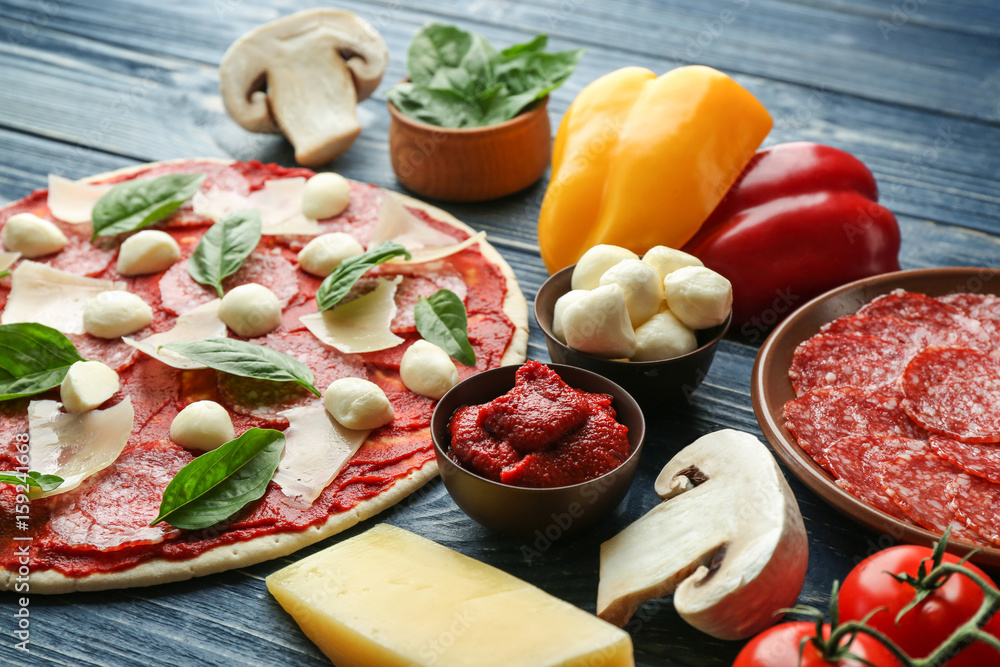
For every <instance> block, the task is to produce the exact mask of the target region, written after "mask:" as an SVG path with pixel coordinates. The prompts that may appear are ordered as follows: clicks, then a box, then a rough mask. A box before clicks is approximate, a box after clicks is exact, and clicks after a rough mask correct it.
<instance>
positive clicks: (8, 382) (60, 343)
mask: <svg viewBox="0 0 1000 667" xmlns="http://www.w3.org/2000/svg"><path fill="white" fill-rule="evenodd" d="M77 361H83V357H81V356H80V353H79V352H77V350H76V347H75V346H74V345H73V343H72V342H71V341H70V339H69V338H66V336H64V335H63V334H61V333H59V332H58V331H56V330H55V329H53V328H52V327H47V326H45V325H44V324H38V323H36V322H19V323H17V324H3V325H0V401H6V400H8V399H11V398H20V397H21V396H31V395H33V394H39V393H41V392H43V391H47V390H49V389H52V388H53V387H58V386H59V384H60V383H61V382H62V381H63V378H65V377H66V373H67V372H68V371H69V367H70V366H72V365H73V364H74V363H76V362H77Z"/></svg>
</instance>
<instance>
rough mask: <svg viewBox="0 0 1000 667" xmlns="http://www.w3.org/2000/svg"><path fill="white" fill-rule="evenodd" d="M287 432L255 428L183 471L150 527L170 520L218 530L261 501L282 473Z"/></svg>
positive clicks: (185, 526)
mask: <svg viewBox="0 0 1000 667" xmlns="http://www.w3.org/2000/svg"><path fill="white" fill-rule="evenodd" d="M284 448H285V434H284V433H282V432H281V431H276V430H274V429H265V428H257V427H254V428H251V429H249V430H248V431H246V432H245V433H244V434H243V435H241V436H240V437H238V438H236V439H235V440H230V441H229V442H227V443H226V444H224V445H222V446H221V447H219V448H218V449H215V450H212V451H210V452H206V453H205V454H202V455H201V456H199V457H197V458H196V459H194V460H193V461H191V462H190V463H188V464H187V465H186V466H184V467H183V468H181V469H180V470H179V471H177V474H176V475H175V476H174V478H173V479H172V480H170V483H169V484H167V488H166V489H164V490H163V501H162V502H161V503H160V513H159V514H158V515H157V517H156V518H155V519H154V520H153V522H152V523H150V524H149V525H151V526H155V525H156V524H158V523H160V522H161V521H166V522H167V523H169V524H170V525H171V526H174V527H175V528H181V529H184V530H201V529H203V528H208V527H209V526H214V525H215V524H217V523H219V522H220V521H224V520H225V519H228V518H229V517H231V516H232V515H233V514H235V513H236V512H238V511H240V510H241V509H242V508H243V507H244V506H245V505H246V504H247V503H249V502H253V501H254V500H257V499H259V498H260V497H261V496H263V495H264V493H265V492H266V491H267V484H268V482H270V481H271V478H272V477H273V476H274V471H275V470H277V469H278V462H279V461H280V460H281V452H282V450H283V449H284Z"/></svg>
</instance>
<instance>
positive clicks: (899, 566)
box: [840, 545, 1000, 667]
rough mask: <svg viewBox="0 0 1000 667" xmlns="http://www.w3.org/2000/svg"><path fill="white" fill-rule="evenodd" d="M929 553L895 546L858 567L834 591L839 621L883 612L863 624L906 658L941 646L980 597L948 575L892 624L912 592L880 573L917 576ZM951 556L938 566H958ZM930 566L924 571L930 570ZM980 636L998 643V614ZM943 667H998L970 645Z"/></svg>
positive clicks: (999, 659) (991, 655) (997, 657)
mask: <svg viewBox="0 0 1000 667" xmlns="http://www.w3.org/2000/svg"><path fill="white" fill-rule="evenodd" d="M931 555H932V551H931V549H928V548H927V547H918V546H910V545H905V546H898V547H892V548H889V549H885V550H883V551H879V552H878V553H876V554H873V555H872V556H869V557H868V558H866V559H865V560H863V561H861V563H859V564H858V565H857V566H856V567H855V568H854V569H853V570H851V573H850V574H849V575H848V576H847V579H845V580H844V585H843V586H841V588H840V621H841V622H845V621H851V620H861V619H862V618H864V617H865V616H866V615H867V614H868V613H870V612H871V611H872V610H873V609H876V608H878V607H885V609H884V610H882V611H878V612H876V613H875V615H874V616H872V617H871V619H870V620H869V621H868V625H869V626H871V627H873V628H875V629H876V630H880V631H881V632H883V633H885V634H886V635H887V636H888V637H890V638H891V639H892V640H893V641H894V642H896V643H897V644H898V645H899V646H900V648H902V649H903V650H904V651H905V652H906V653H907V654H908V655H909V656H910V657H913V658H923V657H925V656H927V655H928V654H929V653H930V652H931V651H933V650H934V649H935V648H937V647H938V646H940V645H941V643H942V642H944V640H945V639H947V638H948V636H949V635H951V633H952V632H954V630H955V628H956V627H958V626H959V625H961V624H962V623H964V622H965V621H967V620H969V618H971V617H972V615H973V614H974V613H975V612H976V611H977V610H978V609H979V607H980V605H982V603H983V592H982V589H980V588H979V586H978V585H976V584H975V582H973V581H972V580H971V579H969V578H968V577H965V576H962V575H959V574H953V575H952V576H951V577H949V578H948V580H947V581H946V582H945V583H944V585H943V586H941V587H940V588H938V589H937V590H935V591H933V592H932V593H931V594H930V595H928V596H927V597H926V598H925V599H924V600H923V601H921V602H920V604H918V605H917V606H915V607H914V608H913V609H911V610H910V611H908V612H907V613H906V614H905V615H904V616H903V618H902V619H900V621H899V625H896V624H895V618H896V615H897V614H899V612H900V610H901V609H903V607H905V606H906V605H907V604H909V603H910V602H912V601H913V597H914V595H915V590H914V588H913V586H911V585H909V584H906V583H902V582H899V581H897V580H896V579H894V578H893V577H890V576H889V575H888V574H886V573H885V572H886V571H888V572H893V573H897V574H898V573H903V572H905V573H907V574H910V575H912V576H916V575H917V569H918V568H919V567H920V562H921V561H922V560H924V559H925V558H930V557H931ZM958 560H959V558H958V557H957V556H953V555H952V554H944V561H945V562H948V563H955V562H958ZM930 567H931V565H930V562H928V565H927V569H928V571H929V570H930ZM965 567H967V568H969V569H970V570H972V571H973V572H975V573H976V574H978V575H979V576H980V577H983V578H984V579H986V580H987V581H989V582H990V583H993V582H992V580H991V579H990V578H989V577H988V576H986V574H985V573H984V572H983V571H982V570H980V569H979V568H978V567H976V566H975V565H970V564H968V563H966V564H965ZM984 630H986V631H987V632H989V633H990V634H991V635H993V636H995V637H1000V614H996V615H994V616H993V618H991V619H990V620H989V621H988V622H987V623H986V625H985V626H984ZM946 664H947V665H948V667H988V666H989V665H994V666H995V665H1000V654H998V653H997V652H996V651H995V650H994V649H993V648H991V647H990V646H988V645H987V644H984V643H983V642H976V643H974V644H972V645H970V646H969V647H967V648H966V649H965V650H964V651H962V652H961V653H960V654H959V655H958V656H956V657H955V658H952V659H951V660H949V661H948V662H947V663H946Z"/></svg>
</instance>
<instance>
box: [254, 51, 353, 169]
mask: <svg viewBox="0 0 1000 667" xmlns="http://www.w3.org/2000/svg"><path fill="white" fill-rule="evenodd" d="M307 61H308V62H309V64H308V65H306V62H307ZM268 99H269V101H270V106H271V114H272V116H273V117H274V120H275V122H276V123H277V124H278V126H279V127H280V128H281V131H282V133H283V134H284V135H285V137H286V138H287V139H288V141H290V142H291V144H292V146H294V147H295V161H296V162H298V163H299V164H304V165H309V166H315V165H321V164H325V163H327V162H329V161H330V160H332V159H334V158H335V157H337V156H338V155H340V154H341V153H343V152H344V151H346V150H347V149H348V148H350V147H351V144H353V143H354V140H355V139H356V138H357V136H358V135H359V134H360V133H361V125H360V124H359V123H358V117H357V114H356V112H355V105H356V104H357V102H358V99H357V93H356V92H355V89H354V81H353V80H352V78H351V73H350V72H349V71H348V70H347V66H346V65H344V62H343V61H342V60H340V58H339V57H338V58H330V57H329V54H328V52H327V49H324V48H321V45H313V46H312V48H311V49H310V50H309V51H303V52H301V53H300V56H299V58H297V59H296V60H294V61H290V62H284V63H281V64H279V65H275V66H273V67H271V68H270V70H269V72H268Z"/></svg>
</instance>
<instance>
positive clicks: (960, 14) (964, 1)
mask: <svg viewBox="0 0 1000 667" xmlns="http://www.w3.org/2000/svg"><path fill="white" fill-rule="evenodd" d="M802 4H809V5H814V6H817V7H824V8H828V9H834V10H837V11H843V12H850V13H853V14H858V15H860V16H868V17H871V18H872V19H874V20H875V21H884V22H885V23H887V24H888V25H887V26H884V30H885V31H886V33H887V35H894V34H895V33H896V32H897V31H894V30H893V29H892V28H893V27H901V26H902V25H904V24H906V23H915V24H919V25H927V26H934V27H938V28H946V29H948V30H954V31H955V32H962V33H972V34H980V35H1000V12H998V11H997V6H996V3H995V2H993V1H992V0H951V1H950V2H940V3H939V2H926V0H908V1H904V0H897V1H895V2H891V3H889V2H871V0H805V1H804V2H803V3H802Z"/></svg>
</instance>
